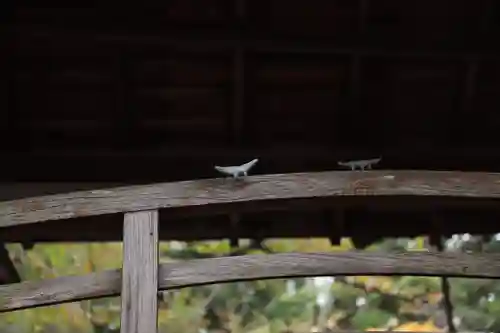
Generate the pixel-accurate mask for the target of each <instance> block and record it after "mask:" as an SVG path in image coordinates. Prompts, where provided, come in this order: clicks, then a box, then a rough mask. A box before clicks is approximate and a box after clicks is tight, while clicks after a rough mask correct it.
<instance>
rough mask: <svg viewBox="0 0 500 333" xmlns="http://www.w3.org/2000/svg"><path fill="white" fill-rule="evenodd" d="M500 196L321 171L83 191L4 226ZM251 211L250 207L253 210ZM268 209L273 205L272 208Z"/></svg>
mask: <svg viewBox="0 0 500 333" xmlns="http://www.w3.org/2000/svg"><path fill="white" fill-rule="evenodd" d="M409 195H411V196H441V197H465V198H495V199H498V198H500V174H493V173H481V172H447V171H443V172H438V171H391V170H387V171H369V172H359V171H354V172H346V171H341V172H335V171H332V172H318V173H296V174H276V175H262V176H250V177H248V178H246V179H245V180H244V181H233V180H226V179H222V178H218V179H203V180H194V181H183V182H175V183H163V184H154V185H144V186H130V187H119V188H112V189H106V190H95V191H83V192H74V193H69V194H60V195H52V196H44V197H36V198H30V199H21V200H14V201H6V202H2V203H0V227H6V226H14V225H22V224H28V223H35V222H41V221H48V220H59V219H67V218H77V217H84V216H96V215H102V214H112V213H120V212H127V211H139V210H151V209H159V208H189V212H190V213H191V214H192V213H193V212H196V211H203V212H204V213H207V211H206V209H207V208H215V209H216V210H217V213H224V212H229V211H232V212H235V211H236V212H237V211H238V210H242V209H244V208H245V204H246V208H247V209H250V208H251V209H253V210H257V211H258V210H264V209H265V208H266V206H265V205H266V204H268V205H269V204H270V205H272V204H276V203H280V202H286V203H293V202H294V201H297V200H304V199H318V198H333V197H354V196H356V197H360V196H361V197H373V196H409ZM249 207H250V208H249ZM267 208H269V206H268V207H267Z"/></svg>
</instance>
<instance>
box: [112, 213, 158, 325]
mask: <svg viewBox="0 0 500 333" xmlns="http://www.w3.org/2000/svg"><path fill="white" fill-rule="evenodd" d="M121 290H122V291H121V300H122V312H121V327H120V332H121V333H139V332H141V333H156V332H157V326H158V325H157V322H158V299H157V295H158V211H141V212H135V213H126V214H125V220H124V226H123V269H122V289H121Z"/></svg>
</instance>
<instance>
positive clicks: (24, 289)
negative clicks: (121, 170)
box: [0, 251, 500, 312]
mask: <svg viewBox="0 0 500 333" xmlns="http://www.w3.org/2000/svg"><path fill="white" fill-rule="evenodd" d="M140 267H141V268H143V267H144V265H143V266H140ZM394 274H396V275H445V276H463V277H476V278H499V277H500V255H494V254H481V255H472V254H462V253H455V254H453V253H420V252H418V253H400V254H387V253H377V252H358V251H355V252H345V253H286V254H272V255H246V256H239V257H221V258H216V259H199V260H190V261H186V262H177V263H168V264H162V265H160V268H159V280H158V283H159V289H162V290H168V289H174V288H182V287H189V286H195V285H202V284H211V283H223V282H229V281H244V280H253V279H268V278H284V277H298V276H303V277H305V276H322V275H323V276H330V275H394ZM120 275H121V274H120V271H119V270H113V271H105V272H101V273H94V274H90V275H86V276H67V277H60V278H55V279H50V280H44V281H27V282H22V283H17V284H12V285H6V286H0V312H7V311H14V310H19V309H25V308H31V307H37V306H43V305H50V304H58V303H64V302H71V301H74V300H82V299H89V298H98V297H105V296H116V295H118V294H119V293H120V290H121V279H120ZM141 288H142V287H141Z"/></svg>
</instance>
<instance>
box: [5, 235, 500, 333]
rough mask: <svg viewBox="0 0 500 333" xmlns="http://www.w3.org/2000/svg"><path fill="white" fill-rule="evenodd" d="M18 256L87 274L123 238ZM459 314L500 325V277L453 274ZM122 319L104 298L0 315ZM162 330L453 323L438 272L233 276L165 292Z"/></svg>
mask: <svg viewBox="0 0 500 333" xmlns="http://www.w3.org/2000/svg"><path fill="white" fill-rule="evenodd" d="M240 244H241V247H240V248H238V249H234V248H231V247H230V244H229V242H228V241H211V242H191V243H182V242H168V243H167V242H166V243H161V244H160V254H161V261H162V262H169V261H178V260H188V259H192V258H209V257H215V256H223V255H241V254H246V253H267V252H291V251H294V252H316V251H347V250H351V249H353V244H352V241H351V240H350V239H342V240H341V243H340V245H338V246H331V244H330V242H329V240H328V239H298V240H297V239H269V240H266V241H264V242H262V244H261V243H260V242H259V241H250V240H242V241H240ZM427 244H428V242H427V239H426V238H425V237H417V238H414V239H389V240H384V241H381V242H379V243H377V244H372V245H371V246H369V247H368V248H367V250H368V251H373V250H378V251H380V250H383V251H426V250H428V245H427ZM8 249H9V253H10V256H11V258H12V259H13V262H14V263H15V265H16V267H17V269H18V271H19V273H20V275H21V278H22V279H23V280H38V279H45V278H51V277H56V276H62V275H74V274H87V273H90V272H94V271H101V270H105V269H111V268H118V267H120V266H121V256H122V248H121V244H119V243H109V244H107V243H104V244H72V245H68V244H64V245H60V244H51V245H36V246H35V247H34V248H33V249H31V250H26V249H24V248H23V247H22V246H20V245H17V244H11V245H9V246H8ZM447 250H448V251H481V250H483V251H488V252H498V251H500V242H499V241H498V240H497V238H496V237H491V238H485V237H478V236H471V235H454V236H453V237H451V238H450V239H449V240H448V241H447ZM450 283H451V297H452V303H453V307H454V309H453V310H454V317H455V318H454V321H455V322H456V326H457V328H458V329H459V330H468V331H473V330H485V329H487V330H489V331H497V330H500V319H499V318H498V316H497V315H496V314H497V313H498V311H499V310H500V283H499V282H497V281H494V280H478V279H451V280H450ZM119 326H120V299H119V298H103V299H96V300H89V301H83V302H75V303H70V304H64V305H59V306H51V307H44V308H37V309H30V310H24V311H17V312H13V313H5V314H0V331H1V332H14V331H15V332H51V333H59V332H77V333H78V332H82V333H91V332H94V333H112V332H118V331H119ZM158 327H159V331H160V332H177V331H179V332H186V333H189V332H193V333H194V332H196V333H202V332H223V331H224V332H232V333H240V332H250V333H283V332H297V333H299V332H300V333H306V332H321V331H323V332H327V331H331V330H335V329H351V330H387V329H394V330H414V331H443V330H445V329H446V320H445V315H444V311H443V295H442V293H441V281H440V279H439V278H426V277H406V276H405V277H374V276H358V277H342V276H338V277H335V278H333V277H332V278H329V277H322V278H309V279H304V278H298V279H280V280H266V281H251V282H238V283H228V284H221V285H213V286H201V287H196V288H185V289H180V290H173V291H170V292H165V293H163V295H162V297H161V298H160V303H159V311H158Z"/></svg>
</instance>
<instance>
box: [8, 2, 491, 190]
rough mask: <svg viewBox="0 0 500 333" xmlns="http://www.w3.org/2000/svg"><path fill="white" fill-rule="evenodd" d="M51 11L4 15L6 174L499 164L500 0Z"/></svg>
mask: <svg viewBox="0 0 500 333" xmlns="http://www.w3.org/2000/svg"><path fill="white" fill-rule="evenodd" d="M43 5H44V7H34V5H29V4H28V2H26V1H25V2H23V1H19V2H16V7H15V8H14V16H13V19H12V20H10V22H11V23H10V24H8V25H7V28H8V29H7V30H6V31H7V32H8V33H7V34H6V39H5V40H6V43H4V44H3V45H4V51H3V55H2V69H3V71H2V72H3V73H4V75H2V80H3V81H2V83H3V84H4V86H5V87H6V89H5V91H4V92H3V94H2V96H3V97H2V105H4V107H2V117H1V119H2V129H3V130H2V138H3V139H4V140H2V154H3V156H4V158H3V160H4V161H5V162H4V166H3V169H4V170H6V172H4V173H3V174H2V177H4V179H6V180H12V179H17V180H48V181H57V180H97V181H98V180H107V181H156V180H174V179H190V178H202V177H211V176H214V175H215V173H214V172H213V170H212V166H213V164H215V163H218V164H223V163H240V162H245V161H246V160H250V159H252V158H254V157H259V158H260V159H261V161H260V162H259V165H258V167H257V168H256V170H255V171H256V172H258V173H270V172H292V171H315V170H326V169H335V168H336V167H337V164H336V163H337V161H338V160H345V159H363V158H372V157H377V156H379V155H381V156H382V157H383V160H382V163H381V165H380V167H383V168H395V169H397V168H407V169H461V170H492V171H498V170H500V149H499V148H500V139H497V137H498V135H497V134H496V133H497V129H498V127H499V126H500V113H498V111H497V110H498V109H499V107H500V95H499V94H498V90H499V88H500V54H499V52H498V50H497V49H498V48H497V45H496V44H497V41H498V40H499V37H500V29H499V27H500V24H499V5H498V3H497V2H496V1H493V0H483V1H472V0H458V1H457V0H453V1H452V0H441V1H430V0H418V1H416V0H415V1H414V0H411V1H409V0H408V1H399V0H377V1H375V0H311V1H307V2H305V1H290V0H287V1H285V0H266V1H264V0H248V1H244V0H205V1H194V0H190V1H188V0H175V1H167V0H162V1H155V0H148V1H144V2H141V3H140V4H137V3H134V4H127V3H121V5H120V6H117V5H116V4H115V3H112V2H109V3H107V5H105V4H102V5H99V6H100V7H92V8H91V7H88V5H85V4H84V3H83V2H82V3H81V4H80V3H78V1H77V3H71V4H70V3H67V2H64V3H63V2H58V1H55V0H49V1H48V2H44V4H43ZM40 6H41V5H40ZM106 6H107V7H106Z"/></svg>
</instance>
